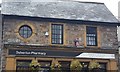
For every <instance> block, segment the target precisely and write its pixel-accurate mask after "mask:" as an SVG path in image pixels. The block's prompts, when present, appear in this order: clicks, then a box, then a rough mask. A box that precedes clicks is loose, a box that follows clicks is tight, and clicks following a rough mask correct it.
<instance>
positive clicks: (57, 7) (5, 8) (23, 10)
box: [1, 0, 118, 22]
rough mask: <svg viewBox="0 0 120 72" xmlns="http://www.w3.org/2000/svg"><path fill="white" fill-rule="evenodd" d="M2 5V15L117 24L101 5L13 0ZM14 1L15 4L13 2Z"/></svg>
mask: <svg viewBox="0 0 120 72" xmlns="http://www.w3.org/2000/svg"><path fill="white" fill-rule="evenodd" d="M8 1H9V0H5V2H4V1H3V3H2V11H1V12H2V14H6V15H20V16H32V17H44V18H58V19H71V20H88V21H100V22H118V20H117V19H116V18H115V17H114V16H113V14H112V13H111V12H110V11H109V10H108V8H107V7H106V6H105V5H104V4H103V3H87V2H75V1H59V2H57V1H55V0H53V1H52V0H51V1H52V2H48V1H47V0H46V2H42V0H41V2H40V1H39V2H35V1H37V0H33V2H32V0H26V1H25V2H24V1H23V0H22V1H23V2H19V1H18V0H13V1H11V2H8ZM14 1H16V2H14ZM17 1H18V2H17Z"/></svg>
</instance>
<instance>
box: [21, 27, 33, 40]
mask: <svg viewBox="0 0 120 72" xmlns="http://www.w3.org/2000/svg"><path fill="white" fill-rule="evenodd" d="M19 35H20V36H21V37H23V38H29V37H30V36H31V35H32V29H31V27H30V26H28V25H23V26H21V27H20V28H19Z"/></svg>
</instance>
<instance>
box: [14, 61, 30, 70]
mask: <svg viewBox="0 0 120 72" xmlns="http://www.w3.org/2000/svg"><path fill="white" fill-rule="evenodd" d="M30 63H31V60H17V61H16V70H17V72H20V71H21V70H29V64H30Z"/></svg>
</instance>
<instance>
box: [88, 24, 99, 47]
mask: <svg viewBox="0 0 120 72" xmlns="http://www.w3.org/2000/svg"><path fill="white" fill-rule="evenodd" d="M87 28H95V29H96V31H95V33H94V35H95V36H87V34H88V33H87ZM89 34H90V33H89ZM87 37H92V38H95V40H92V41H93V42H94V43H95V44H93V45H90V44H89V45H88V43H87V42H88V40H87ZM98 40H99V39H98V28H97V27H95V26H86V46H90V47H92V46H98ZM89 41H90V40H89Z"/></svg>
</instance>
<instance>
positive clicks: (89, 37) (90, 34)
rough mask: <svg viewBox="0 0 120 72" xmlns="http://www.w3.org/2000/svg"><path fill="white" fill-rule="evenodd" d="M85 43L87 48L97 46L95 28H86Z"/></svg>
mask: <svg viewBox="0 0 120 72" xmlns="http://www.w3.org/2000/svg"><path fill="white" fill-rule="evenodd" d="M86 30H87V32H86V33H87V34H86V41H87V42H86V43H87V46H97V28H96V27H86Z"/></svg>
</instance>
